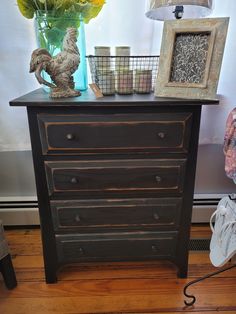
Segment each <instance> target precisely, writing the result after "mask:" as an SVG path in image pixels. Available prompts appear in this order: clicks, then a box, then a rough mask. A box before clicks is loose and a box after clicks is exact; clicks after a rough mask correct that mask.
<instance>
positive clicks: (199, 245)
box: [189, 239, 211, 251]
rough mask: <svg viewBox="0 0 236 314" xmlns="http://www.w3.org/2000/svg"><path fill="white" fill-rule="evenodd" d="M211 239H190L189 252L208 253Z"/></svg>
mask: <svg viewBox="0 0 236 314" xmlns="http://www.w3.org/2000/svg"><path fill="white" fill-rule="evenodd" d="M210 241H211V239H191V240H190V241H189V250H190V251H209V250H210Z"/></svg>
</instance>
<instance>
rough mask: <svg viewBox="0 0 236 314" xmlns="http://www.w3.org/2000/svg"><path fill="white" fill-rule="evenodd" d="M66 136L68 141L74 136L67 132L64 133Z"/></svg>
mask: <svg viewBox="0 0 236 314" xmlns="http://www.w3.org/2000/svg"><path fill="white" fill-rule="evenodd" d="M66 138H67V139H68V141H71V140H73V139H74V138H75V137H74V135H73V134H71V133H68V134H66Z"/></svg>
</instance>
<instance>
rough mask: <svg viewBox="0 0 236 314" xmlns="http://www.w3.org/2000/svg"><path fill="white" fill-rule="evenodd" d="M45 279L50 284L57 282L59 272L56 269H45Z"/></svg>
mask: <svg viewBox="0 0 236 314" xmlns="http://www.w3.org/2000/svg"><path fill="white" fill-rule="evenodd" d="M45 279H46V283H48V284H51V283H57V273H56V272H55V270H50V271H49V270H45Z"/></svg>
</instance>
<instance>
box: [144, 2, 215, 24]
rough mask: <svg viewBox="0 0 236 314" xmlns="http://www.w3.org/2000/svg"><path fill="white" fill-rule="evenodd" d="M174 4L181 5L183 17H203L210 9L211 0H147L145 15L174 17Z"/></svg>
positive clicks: (160, 18)
mask: <svg viewBox="0 0 236 314" xmlns="http://www.w3.org/2000/svg"><path fill="white" fill-rule="evenodd" d="M176 6H183V7H184V13H183V18H198V17H204V16H207V15H209V14H210V13H211V11H212V0H149V1H148V9H147V12H146V16H147V17H148V18H150V19H153V20H160V21H164V20H171V19H174V18H175V16H174V13H173V12H174V10H175V8H176Z"/></svg>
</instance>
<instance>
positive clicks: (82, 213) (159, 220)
mask: <svg viewBox="0 0 236 314" xmlns="http://www.w3.org/2000/svg"><path fill="white" fill-rule="evenodd" d="M181 206H182V199H181V198H160V199H122V200H117V199H114V200H112V199H108V200H81V201H80V200H76V201H52V202H51V210H52V216H53V224H54V230H55V231H68V232H69V231H76V230H77V231H79V232H85V231H83V230H89V232H96V230H98V229H99V230H101V229H104V231H107V230H110V229H111V228H112V229H125V230H127V229H128V230H131V229H140V228H141V229H148V228H149V229H150V228H151V229H153V228H155V229H156V230H157V229H158V230H163V229H168V230H175V229H176V228H177V227H178V225H179V220H180V212H181Z"/></svg>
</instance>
